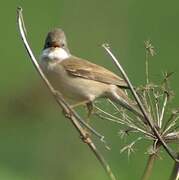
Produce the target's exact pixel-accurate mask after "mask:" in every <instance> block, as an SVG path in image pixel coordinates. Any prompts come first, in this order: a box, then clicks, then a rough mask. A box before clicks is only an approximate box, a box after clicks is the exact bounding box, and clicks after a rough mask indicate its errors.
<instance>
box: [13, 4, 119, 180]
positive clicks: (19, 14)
mask: <svg viewBox="0 0 179 180" xmlns="http://www.w3.org/2000/svg"><path fill="white" fill-rule="evenodd" d="M22 17H23V16H22V8H20V7H18V8H17V23H18V28H19V31H20V36H21V38H22V40H23V43H24V45H25V48H26V50H27V52H28V54H29V56H30V59H31V62H32V63H33V65H34V67H35V68H36V70H37V72H38V73H39V75H40V77H41V78H42V79H43V81H44V82H45V84H46V85H47V87H48V88H49V90H50V92H51V93H52V94H53V96H54V97H55V100H56V101H57V103H58V105H59V106H60V107H62V109H63V110H64V111H65V112H66V114H67V117H68V119H70V121H71V123H72V124H73V125H74V127H75V128H76V129H77V131H78V132H79V134H80V135H81V137H82V140H83V142H85V143H86V144H87V145H88V146H89V148H90V149H91V150H92V152H93V153H94V154H95V156H96V158H97V159H98V161H99V162H100V164H101V165H102V167H103V168H104V169H105V171H106V172H107V174H108V175H109V177H110V179H111V180H116V178H115V176H114V175H113V173H112V171H111V169H110V166H109V165H108V163H107V162H106V161H105V159H104V157H103V156H102V155H101V153H100V152H99V151H98V149H97V148H96V146H95V144H94V143H93V141H92V140H91V138H90V137H89V136H88V134H87V132H86V131H85V130H84V129H83V128H82V126H81V124H80V123H79V117H78V116H77V114H76V113H75V112H74V110H73V109H72V108H70V106H69V105H68V103H66V101H65V100H64V99H63V97H62V96H61V94H60V93H59V92H57V91H56V90H55V89H54V88H53V86H52V85H51V84H50V82H49V81H48V79H47V78H46V77H45V75H44V73H43V72H42V70H41V68H40V66H39V64H38V62H37V60H36V58H35V56H34V55H33V53H32V50H31V48H30V46H29V44H28V42H27V39H26V36H25V33H24V29H23V26H24V24H23V21H22Z"/></svg>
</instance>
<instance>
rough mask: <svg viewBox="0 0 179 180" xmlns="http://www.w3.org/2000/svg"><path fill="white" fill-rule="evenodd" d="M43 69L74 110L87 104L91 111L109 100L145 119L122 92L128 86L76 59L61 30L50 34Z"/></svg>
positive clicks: (47, 38)
mask: <svg viewBox="0 0 179 180" xmlns="http://www.w3.org/2000/svg"><path fill="white" fill-rule="evenodd" d="M40 66H41V68H42V70H43V72H44V73H45V75H46V76H47V78H48V80H49V81H50V82H51V84H52V85H53V87H54V88H55V89H56V90H58V91H59V92H60V93H61V94H62V95H63V96H64V98H66V100H67V101H68V102H69V103H71V104H72V107H76V106H79V105H82V104H83V105H84V104H86V105H87V107H88V110H89V112H90V111H91V107H92V103H93V101H94V100H95V99H97V98H109V99H110V100H112V101H113V102H115V103H118V104H120V105H121V106H123V107H124V108H126V109H128V110H130V111H132V112H133V113H134V114H136V115H137V116H139V117H142V114H141V113H140V111H139V110H138V109H137V108H136V106H135V105H134V103H133V102H132V100H131V99H130V98H129V97H128V96H127V95H126V93H125V92H124V90H123V89H126V88H128V85H127V83H126V82H125V81H124V80H123V79H122V78H121V77H119V76H117V75H116V74H114V73H113V72H111V71H109V70H107V69H106V68H104V67H102V66H99V65H96V64H94V63H91V62H89V61H87V60H84V59H82V58H79V57H76V56H73V55H72V54H71V53H70V51H69V49H68V46H67V41H66V36H65V33H64V32H63V30H62V29H58V28H55V29H53V30H52V31H50V32H49V33H48V34H47V37H46V40H45V45H44V48H43V51H42V54H41V60H40Z"/></svg>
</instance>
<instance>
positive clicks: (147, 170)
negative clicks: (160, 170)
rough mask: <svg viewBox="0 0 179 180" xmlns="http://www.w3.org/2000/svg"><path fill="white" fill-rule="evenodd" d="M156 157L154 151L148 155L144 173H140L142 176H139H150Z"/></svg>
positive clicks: (145, 178) (143, 177) (146, 178)
mask: <svg viewBox="0 0 179 180" xmlns="http://www.w3.org/2000/svg"><path fill="white" fill-rule="evenodd" d="M156 157H157V154H156V153H152V154H150V155H149V157H148V161H147V164H146V167H145V170H144V174H143V175H142V178H141V179H142V180H148V179H149V178H150V176H151V173H152V169H153V166H154V162H155V160H156Z"/></svg>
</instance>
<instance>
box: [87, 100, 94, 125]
mask: <svg viewBox="0 0 179 180" xmlns="http://www.w3.org/2000/svg"><path fill="white" fill-rule="evenodd" d="M86 107H87V110H88V115H87V123H89V120H90V116H91V114H92V112H93V103H92V102H91V101H89V102H87V103H86Z"/></svg>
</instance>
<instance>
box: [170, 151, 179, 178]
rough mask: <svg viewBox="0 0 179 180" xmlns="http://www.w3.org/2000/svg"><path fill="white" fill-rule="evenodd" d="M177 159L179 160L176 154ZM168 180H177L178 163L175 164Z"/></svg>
mask: <svg viewBox="0 0 179 180" xmlns="http://www.w3.org/2000/svg"><path fill="white" fill-rule="evenodd" d="M178 158H179V153H178ZM169 180H179V163H178V162H175V164H174V166H173V170H172V173H171V175H170V179H169Z"/></svg>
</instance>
